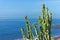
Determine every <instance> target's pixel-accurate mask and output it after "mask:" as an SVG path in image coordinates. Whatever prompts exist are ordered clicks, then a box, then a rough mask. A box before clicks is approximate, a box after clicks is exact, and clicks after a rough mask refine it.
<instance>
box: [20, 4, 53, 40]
mask: <svg viewBox="0 0 60 40" xmlns="http://www.w3.org/2000/svg"><path fill="white" fill-rule="evenodd" d="M25 20H26V30H27V35H26V36H25V35H24V29H23V28H22V29H21V32H22V35H23V38H24V40H26V38H28V39H29V40H34V35H33V32H32V27H31V26H30V22H29V21H28V16H26V17H25ZM51 22H52V13H50V14H49V13H48V8H47V7H45V4H43V6H42V17H40V16H38V25H39V28H40V31H38V29H37V26H36V23H34V25H33V26H34V27H33V28H34V30H35V34H36V38H37V39H36V40H51Z"/></svg>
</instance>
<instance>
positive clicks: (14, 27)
mask: <svg viewBox="0 0 60 40" xmlns="http://www.w3.org/2000/svg"><path fill="white" fill-rule="evenodd" d="M29 21H30V23H32V24H33V23H34V22H36V23H37V24H38V21H37V19H30V20H29ZM52 25H60V19H53V20H52ZM22 27H24V28H25V31H26V25H25V20H23V19H19V20H12V19H10V20H8V19H2V20H0V40H15V39H21V38H22V34H21V30H20V29H21V28H22ZM25 33H26V32H25ZM51 36H52V37H54V36H60V28H51Z"/></svg>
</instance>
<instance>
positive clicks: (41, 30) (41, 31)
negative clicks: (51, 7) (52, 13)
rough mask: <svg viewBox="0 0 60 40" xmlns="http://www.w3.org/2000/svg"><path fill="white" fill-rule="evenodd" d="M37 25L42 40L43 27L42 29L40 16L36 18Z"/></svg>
mask: <svg viewBox="0 0 60 40" xmlns="http://www.w3.org/2000/svg"><path fill="white" fill-rule="evenodd" d="M38 24H39V28H40V39H41V40H43V39H42V38H43V37H42V36H43V27H42V19H41V17H40V16H38Z"/></svg>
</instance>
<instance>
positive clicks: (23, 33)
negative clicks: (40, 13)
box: [21, 28, 26, 40]
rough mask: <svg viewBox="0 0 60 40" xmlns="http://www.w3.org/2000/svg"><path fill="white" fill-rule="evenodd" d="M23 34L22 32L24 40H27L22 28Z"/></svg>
mask: <svg viewBox="0 0 60 40" xmlns="http://www.w3.org/2000/svg"><path fill="white" fill-rule="evenodd" d="M21 32H22V35H23V39H24V40H26V37H25V35H24V28H21Z"/></svg>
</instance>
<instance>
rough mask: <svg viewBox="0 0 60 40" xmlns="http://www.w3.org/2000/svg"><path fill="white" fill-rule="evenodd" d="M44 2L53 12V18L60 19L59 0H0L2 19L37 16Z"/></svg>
mask: <svg viewBox="0 0 60 40" xmlns="http://www.w3.org/2000/svg"><path fill="white" fill-rule="evenodd" d="M42 4H45V5H46V7H48V8H49V11H50V12H52V13H53V19H60V8H59V7H60V1H59V0H53V1H52V0H50V1H48V0H44V1H42V0H0V19H21V18H24V16H26V15H28V16H29V17H31V18H37V16H38V15H41V7H42Z"/></svg>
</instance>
